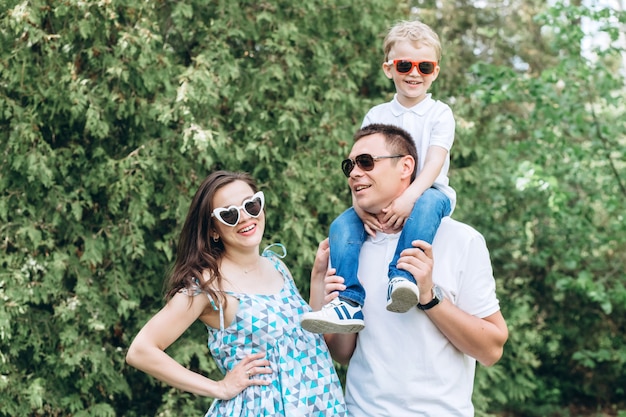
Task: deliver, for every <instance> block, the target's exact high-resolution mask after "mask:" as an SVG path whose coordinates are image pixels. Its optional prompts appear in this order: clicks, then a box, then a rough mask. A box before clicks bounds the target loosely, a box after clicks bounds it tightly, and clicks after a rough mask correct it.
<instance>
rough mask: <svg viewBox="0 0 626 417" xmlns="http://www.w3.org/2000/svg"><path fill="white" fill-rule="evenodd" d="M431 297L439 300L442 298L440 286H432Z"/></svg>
mask: <svg viewBox="0 0 626 417" xmlns="http://www.w3.org/2000/svg"><path fill="white" fill-rule="evenodd" d="M433 297H434V298H436V299H437V300H439V301H441V300H443V292H442V291H441V288H439V287H438V286H436V285H435V286H434V287H433Z"/></svg>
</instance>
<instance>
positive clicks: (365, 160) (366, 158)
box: [341, 153, 406, 177]
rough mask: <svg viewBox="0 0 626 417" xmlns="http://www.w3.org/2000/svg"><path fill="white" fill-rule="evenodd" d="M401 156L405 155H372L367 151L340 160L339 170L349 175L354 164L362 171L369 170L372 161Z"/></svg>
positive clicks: (372, 167) (372, 166)
mask: <svg viewBox="0 0 626 417" xmlns="http://www.w3.org/2000/svg"><path fill="white" fill-rule="evenodd" d="M403 156H406V155H387V156H372V155H370V154H368V153H362V154H361V155H357V156H356V157H354V159H350V158H348V159H344V160H343V161H342V162H341V170H342V171H343V174H344V175H345V176H346V177H349V176H350V173H351V172H352V170H353V169H354V167H355V166H356V165H358V167H359V168H361V169H362V170H363V171H371V170H373V169H374V163H375V162H376V161H378V160H379V159H387V158H402V157H403Z"/></svg>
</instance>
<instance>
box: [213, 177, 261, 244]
mask: <svg viewBox="0 0 626 417" xmlns="http://www.w3.org/2000/svg"><path fill="white" fill-rule="evenodd" d="M253 195H254V190H253V189H252V188H251V187H250V185H248V184H247V183H245V182H244V181H234V182H231V183H229V184H227V185H225V186H223V187H221V188H220V189H218V190H217V191H216V192H215V194H214V196H213V202H212V203H213V204H212V207H213V208H218V207H224V208H228V207H230V206H233V205H234V206H237V207H239V206H241V205H242V204H243V202H244V200H247V199H249V198H251V197H252V196H253ZM213 224H214V227H215V229H216V231H217V233H218V234H219V237H220V239H221V240H222V242H223V243H224V247H225V249H226V250H227V251H228V250H229V249H231V248H232V249H235V248H238V249H239V250H241V249H251V248H256V249H257V251H258V247H259V245H260V244H261V240H262V239H263V232H264V230H265V212H264V211H261V214H259V216H258V217H256V218H255V217H251V216H249V215H248V214H247V213H246V212H245V211H244V210H242V209H240V210H239V222H238V223H237V224H236V225H235V226H234V227H230V226H227V225H225V224H223V223H221V222H219V221H217V220H216V221H215V222H214V223H213Z"/></svg>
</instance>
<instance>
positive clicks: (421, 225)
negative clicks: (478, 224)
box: [387, 188, 451, 313]
mask: <svg viewBox="0 0 626 417" xmlns="http://www.w3.org/2000/svg"><path fill="white" fill-rule="evenodd" d="M450 210H451V208H450V199H449V198H448V197H447V196H446V195H445V194H444V193H442V192H441V191H439V190H437V189H436V188H429V189H428V190H426V191H424V193H423V194H422V195H421V196H420V198H419V199H418V200H417V201H416V202H415V205H414V206H413V210H412V211H411V215H410V216H409V218H408V219H407V220H406V222H405V223H404V227H403V228H402V233H400V239H399V240H398V246H397V247H396V252H395V255H394V257H393V260H392V261H391V263H390V264H389V274H388V275H389V289H388V293H387V310H389V311H394V312H399V313H404V312H406V311H408V310H409V309H411V308H413V307H415V306H416V305H417V303H418V302H419V290H418V288H417V285H416V282H415V278H414V277H413V275H411V274H410V273H409V272H408V271H405V270H403V269H398V268H397V266H396V265H397V264H398V259H399V258H400V253H401V252H402V251H403V250H404V249H407V248H411V247H413V246H412V242H413V241H414V240H424V241H426V242H428V243H431V244H432V243H433V239H434V238H435V233H437V229H438V228H439V225H440V224H441V219H442V218H443V217H445V216H448V215H449V214H450Z"/></svg>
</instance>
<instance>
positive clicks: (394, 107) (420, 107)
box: [391, 93, 435, 117]
mask: <svg viewBox="0 0 626 417" xmlns="http://www.w3.org/2000/svg"><path fill="white" fill-rule="evenodd" d="M434 103H435V100H433V99H432V94H431V93H427V94H426V98H425V99H424V100H422V101H420V102H419V103H417V104H416V105H415V106H413V107H410V108H407V107H404V106H403V105H402V104H400V102H399V101H398V94H397V93H396V94H394V96H393V100H391V112H392V113H393V115H394V116H396V117H397V116H401V115H403V114H404V113H406V112H411V113H415V114H416V115H418V116H423V115H425V114H426V112H427V111H428V110H429V109H430V108H431V107H432V105H433V104H434Z"/></svg>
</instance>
